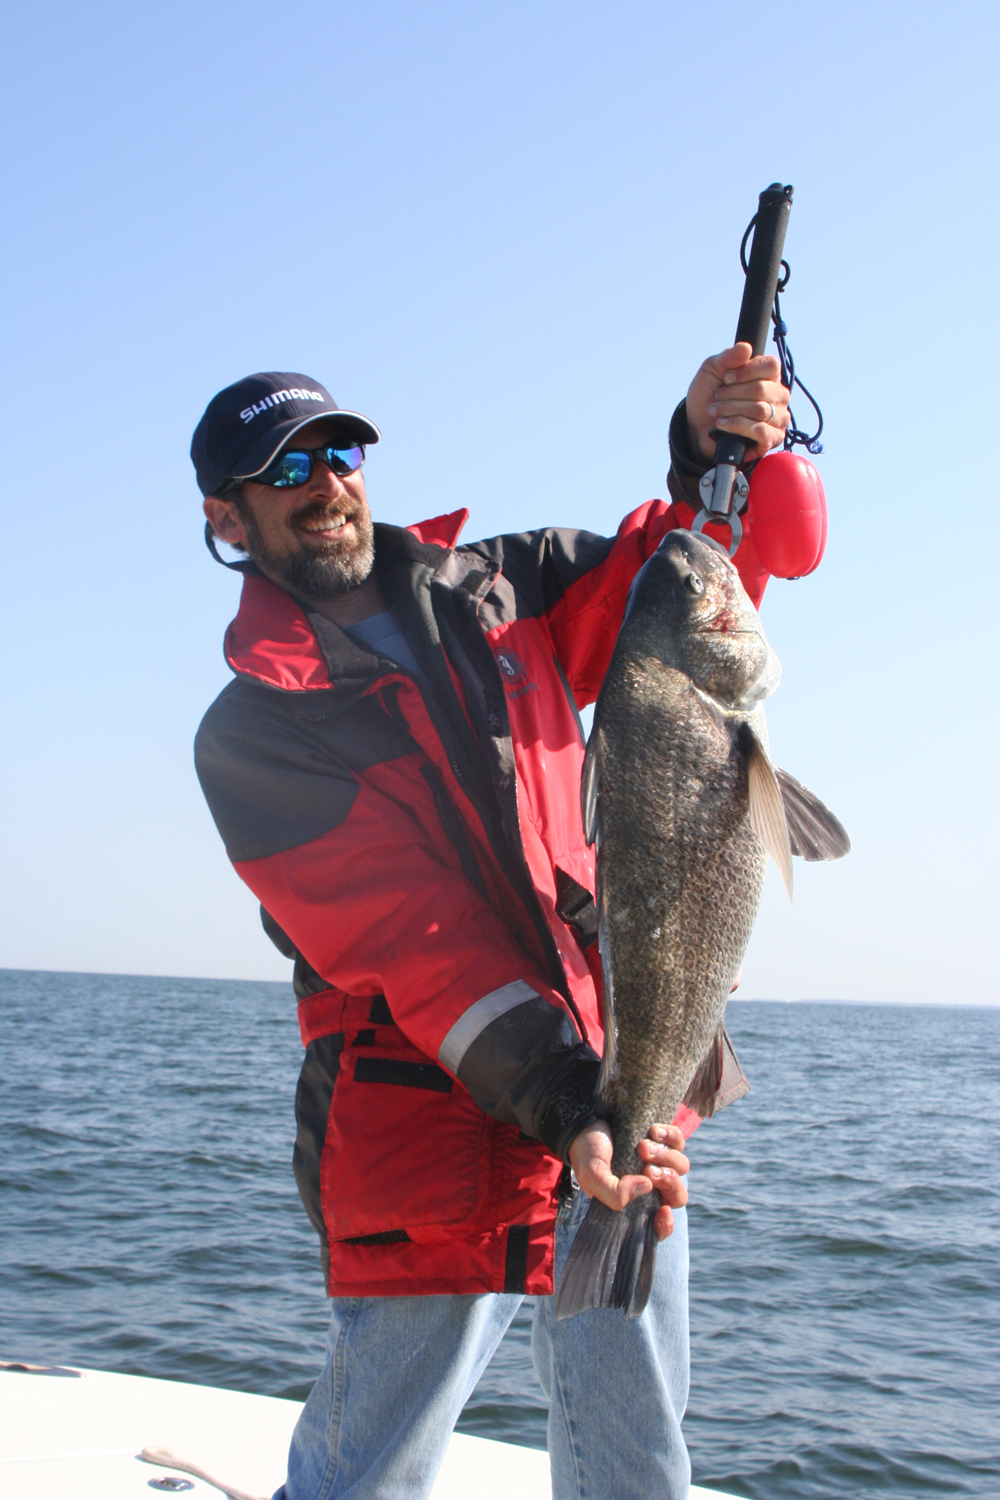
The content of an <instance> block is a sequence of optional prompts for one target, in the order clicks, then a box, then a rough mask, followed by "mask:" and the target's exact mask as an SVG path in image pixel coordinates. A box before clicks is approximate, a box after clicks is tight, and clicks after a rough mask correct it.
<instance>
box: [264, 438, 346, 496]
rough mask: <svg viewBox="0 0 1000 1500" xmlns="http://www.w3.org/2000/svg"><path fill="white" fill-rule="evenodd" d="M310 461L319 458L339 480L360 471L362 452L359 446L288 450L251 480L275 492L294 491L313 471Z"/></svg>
mask: <svg viewBox="0 0 1000 1500" xmlns="http://www.w3.org/2000/svg"><path fill="white" fill-rule="evenodd" d="M314 459H319V461H320V462H321V463H324V464H326V466H327V468H328V469H332V470H333V472H334V474H338V475H340V476H341V477H343V476H344V475H345V474H353V473H354V471H355V469H360V467H361V465H362V464H363V463H364V461H365V450H364V448H363V447H362V446H361V444H360V443H357V444H355V445H354V446H353V447H351V448H334V447H332V446H331V447H329V448H312V449H304V448H303V449H291V450H290V451H288V452H286V453H282V454H280V455H279V457H278V458H276V459H275V460H274V463H273V464H269V465H268V467H267V468H266V469H265V470H264V471H263V473H261V474H255V475H254V480H255V481H256V483H257V484H267V485H270V486H271V488H272V489H275V490H291V489H297V488H298V487H299V485H300V484H305V482H306V480H307V479H308V478H309V476H310V474H311V473H312V470H313V461H314Z"/></svg>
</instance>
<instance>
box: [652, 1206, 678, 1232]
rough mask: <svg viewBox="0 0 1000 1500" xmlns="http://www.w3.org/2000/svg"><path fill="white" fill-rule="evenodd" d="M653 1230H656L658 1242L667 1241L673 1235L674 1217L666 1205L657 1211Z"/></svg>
mask: <svg viewBox="0 0 1000 1500" xmlns="http://www.w3.org/2000/svg"><path fill="white" fill-rule="evenodd" d="M653 1228H654V1229H655V1230H656V1238H657V1239H658V1240H665V1239H666V1238H667V1237H668V1235H671V1234H673V1232H674V1216H673V1214H672V1213H671V1212H670V1209H669V1208H668V1207H667V1206H666V1204H664V1205H663V1207H662V1208H661V1209H658V1210H657V1212H656V1215H655V1217H654V1219H653Z"/></svg>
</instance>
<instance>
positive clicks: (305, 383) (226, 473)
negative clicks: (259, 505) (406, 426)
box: [191, 370, 382, 495]
mask: <svg viewBox="0 0 1000 1500" xmlns="http://www.w3.org/2000/svg"><path fill="white" fill-rule="evenodd" d="M317 417H333V418H334V419H335V422H336V429H337V436H338V437H339V436H340V431H341V429H343V434H344V439H345V441H346V442H352V443H377V442H378V440H379V438H380V437H381V436H382V434H381V433H380V432H379V430H378V428H377V427H376V426H375V423H374V422H369V420H368V418H367V417H363V416H362V415H361V413H360V412H356V411H341V409H340V407H339V406H338V405H337V403H336V401H334V399H333V397H332V396H331V395H330V392H329V391H327V390H325V389H324V388H323V386H321V385H319V384H317V382H316V381H315V380H310V379H309V378H308V376H306V375H293V374H290V373H288V372H276V371H274V370H268V371H267V372H266V373H264V374H262V375H248V376H247V377H246V379H245V380H237V382H236V384H235V385H227V386H226V389H225V390H224V391H220V392H219V394H218V395H217V396H213V397H212V399H211V401H210V402H209V403H208V405H207V407H206V408H205V415H204V416H203V417H202V419H201V421H200V422H199V423H198V425H197V427H196V428H195V430H194V437H193V438H192V439H191V462H192V463H193V464H194V468H195V473H196V474H197V476H198V488H199V489H200V490H201V492H202V494H203V495H217V494H218V493H219V489H220V488H221V487H222V486H223V485H224V483H225V481H227V480H229V479H252V478H253V476H254V475H255V474H260V473H261V472H262V471H263V470H264V469H266V468H267V466H268V464H269V463H270V462H271V460H272V458H274V457H275V455H276V454H277V452H278V450H279V448H283V447H284V445H285V444H286V443H287V442H288V439H289V438H290V437H293V436H294V435H295V433H296V432H298V430H299V428H300V427H305V426H306V425H307V424H308V423H309V422H315V421H316V418H317Z"/></svg>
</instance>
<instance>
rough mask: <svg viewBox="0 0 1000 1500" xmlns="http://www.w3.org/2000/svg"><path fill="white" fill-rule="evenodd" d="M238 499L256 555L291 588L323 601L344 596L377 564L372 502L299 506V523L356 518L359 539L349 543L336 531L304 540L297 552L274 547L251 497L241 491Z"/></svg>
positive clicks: (262, 566)
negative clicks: (314, 543)
mask: <svg viewBox="0 0 1000 1500" xmlns="http://www.w3.org/2000/svg"><path fill="white" fill-rule="evenodd" d="M235 498H236V509H237V511H238V512H239V517H240V520H241V521H242V522H243V528H244V530H245V532H246V536H247V544H248V549H249V552H250V556H251V557H252V558H253V560H254V562H255V563H256V564H257V566H258V567H259V568H260V569H261V570H262V571H264V572H266V573H269V574H271V575H272V576H273V577H276V578H278V579H280V580H281V582H282V584H284V586H285V587H286V588H287V589H288V591H289V593H292V594H299V595H304V596H305V597H306V598H308V599H315V600H318V601H326V600H330V599H339V598H340V597H341V595H343V594H347V593H350V591H351V589H356V588H358V587H359V586H360V585H361V584H362V583H364V581H365V579H366V578H367V577H368V576H369V574H370V573H371V570H372V567H373V566H374V563H375V533H374V530H373V528H372V518H371V515H370V513H369V510H368V507H367V505H360V506H359V505H356V504H353V503H352V504H351V505H350V506H346V505H330V504H328V503H327V502H323V503H320V504H318V505H316V504H314V505H308V506H303V508H302V509H301V510H298V511H293V512H292V514H291V515H290V516H289V522H290V524H291V525H292V526H293V527H294V526H295V525H296V524H297V523H300V522H306V521H318V520H323V519H327V518H330V517H332V516H335V515H342V516H344V518H345V520H348V521H352V522H353V523H354V530H355V534H356V537H357V540H356V542H355V543H354V545H353V546H351V547H350V548H348V547H347V546H345V544H344V542H343V540H342V539H341V538H340V537H338V536H336V535H334V536H332V537H330V539H329V540H328V541H325V542H323V544H322V545H321V546H319V547H308V546H306V545H305V544H304V543H300V544H299V550H298V551H297V552H292V553H287V552H276V551H274V549H273V548H272V547H270V546H268V544H267V542H265V540H264V538H263V536H262V535H261V532H260V527H259V526H258V525H257V520H256V517H255V516H254V513H253V511H252V509H251V507H250V506H249V505H248V504H247V501H246V498H245V496H243V495H242V494H240V495H237V496H236V497H235Z"/></svg>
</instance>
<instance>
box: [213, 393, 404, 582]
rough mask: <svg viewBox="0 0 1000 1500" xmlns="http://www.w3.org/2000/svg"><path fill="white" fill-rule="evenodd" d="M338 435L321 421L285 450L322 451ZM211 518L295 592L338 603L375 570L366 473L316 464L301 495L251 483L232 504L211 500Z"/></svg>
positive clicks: (225, 538)
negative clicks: (337, 471) (340, 472)
mask: <svg viewBox="0 0 1000 1500" xmlns="http://www.w3.org/2000/svg"><path fill="white" fill-rule="evenodd" d="M342 431H343V429H341V434H342ZM337 435H338V434H337V428H336V426H335V424H333V423H330V422H324V421H323V420H322V419H320V420H319V421H316V422H310V424H309V425H308V427H302V428H300V429H299V431H298V432H297V433H296V434H295V436H294V437H292V438H290V439H289V441H288V443H287V444H286V445H285V446H286V447H288V448H292V449H299V448H306V449H311V448H319V447H322V445H323V444H324V443H328V442H331V441H333V440H334V439H335V438H336V437H337ZM209 501H213V502H214V503H213V504H212V505H211V506H210V504H209ZM205 513H206V515H207V516H208V519H209V521H210V522H211V523H212V527H213V529H214V531H215V533H216V535H217V536H219V537H220V538H221V539H222V541H224V542H228V543H229V544H230V545H231V546H237V547H242V548H243V550H244V551H246V552H248V553H249V554H250V556H251V557H252V558H253V560H254V562H255V563H256V564H257V566H258V567H259V568H260V570H261V572H262V573H263V574H265V576H266V577H268V578H270V579H272V580H273V582H275V583H277V584H279V585H281V586H282V587H283V588H286V589H288V590H289V591H290V592H291V593H293V594H296V595H299V596H304V597H306V598H310V599H316V600H330V599H336V598H339V597H340V596H342V595H343V594H345V593H348V592H349V591H350V590H351V589H355V588H357V587H359V585H360V584H362V583H364V581H365V579H366V578H367V577H368V575H369V574H370V572H371V570H372V564H373V563H374V560H375V544H374V537H373V533H372V519H371V512H370V511H369V509H368V497H367V495H366V494H365V482H364V479H363V478H362V471H361V470H360V469H355V471H354V473H353V474H344V475H338V474H334V473H333V471H332V470H331V469H328V468H327V466H326V464H323V463H319V462H314V464H313V469H312V473H311V474H310V476H309V478H308V479H307V480H306V482H305V484H303V485H299V486H298V488H297V489H273V488H272V487H271V486H270V485H266V484H255V483H254V481H253V480H252V479H248V480H246V481H244V484H243V487H242V490H241V491H240V492H239V494H238V495H236V496H235V497H234V498H233V499H230V500H220V499H219V498H217V497H215V496H209V497H208V499H207V500H206V502H205Z"/></svg>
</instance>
